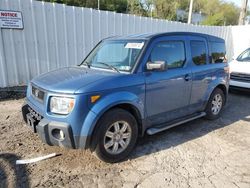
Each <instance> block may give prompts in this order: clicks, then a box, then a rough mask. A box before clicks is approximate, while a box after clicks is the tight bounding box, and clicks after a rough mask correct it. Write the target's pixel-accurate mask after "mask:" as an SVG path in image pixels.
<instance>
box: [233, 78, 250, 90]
mask: <svg viewBox="0 0 250 188" xmlns="http://www.w3.org/2000/svg"><path fill="white" fill-rule="evenodd" d="M229 85H230V86H235V87H241V88H246V89H250V82H239V81H235V80H230V82H229Z"/></svg>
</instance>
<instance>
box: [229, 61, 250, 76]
mask: <svg viewBox="0 0 250 188" xmlns="http://www.w3.org/2000/svg"><path fill="white" fill-rule="evenodd" d="M229 66H230V72H239V73H244V74H250V62H239V61H236V60H234V61H232V62H230V63H229Z"/></svg>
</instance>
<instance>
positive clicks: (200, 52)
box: [190, 41, 207, 65]
mask: <svg viewBox="0 0 250 188" xmlns="http://www.w3.org/2000/svg"><path fill="white" fill-rule="evenodd" d="M190 45H191V54H192V59H193V62H194V63H195V64H196V65H205V64H206V57H207V54H206V43H205V42H203V41H191V42H190Z"/></svg>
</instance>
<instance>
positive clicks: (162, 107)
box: [145, 36, 192, 125]
mask: <svg viewBox="0 0 250 188" xmlns="http://www.w3.org/2000/svg"><path fill="white" fill-rule="evenodd" d="M186 46H187V45H186V40H185V37H184V36H176V37H162V38H160V39H157V40H156V41H155V42H153V43H152V45H151V49H150V54H149V57H148V61H150V62H155V61H165V62H166V64H167V67H168V68H167V70H165V71H157V70H155V71H147V72H146V73H145V76H146V104H145V105H146V111H147V115H148V120H149V123H150V124H151V125H155V124H162V123H165V122H168V121H171V120H174V119H177V118H180V117H183V116H185V115H188V114H189V111H188V105H189V102H190V96H191V86H192V74H191V69H190V68H189V67H188V65H187V58H186V57H187V56H186Z"/></svg>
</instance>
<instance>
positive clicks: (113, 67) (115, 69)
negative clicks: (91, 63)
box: [98, 62, 120, 73]
mask: <svg viewBox="0 0 250 188" xmlns="http://www.w3.org/2000/svg"><path fill="white" fill-rule="evenodd" d="M98 63H99V64H102V65H106V66H107V67H109V68H110V69H112V70H114V71H116V72H119V73H120V71H119V70H118V69H117V68H116V67H115V66H113V65H110V64H108V63H103V62H98Z"/></svg>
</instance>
